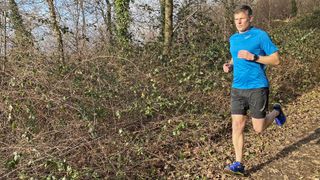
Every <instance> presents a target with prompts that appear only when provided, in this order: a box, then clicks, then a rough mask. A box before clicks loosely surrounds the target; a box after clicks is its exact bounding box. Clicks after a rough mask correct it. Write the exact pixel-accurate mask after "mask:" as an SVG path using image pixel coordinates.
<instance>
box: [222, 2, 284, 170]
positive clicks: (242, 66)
mask: <svg viewBox="0 0 320 180" xmlns="http://www.w3.org/2000/svg"><path fill="white" fill-rule="evenodd" d="M252 21H253V16H252V9H251V8H250V6H247V5H242V6H239V7H237V8H236V9H235V11H234V22H235V25H236V28H237V30H238V32H237V33H235V34H233V35H232V36H231V37H230V53H231V56H232V59H231V61H230V62H229V63H225V64H224V65H223V70H224V72H226V73H229V72H232V71H233V82H232V88H231V116H232V142H233V146H234V150H235V156H236V157H235V158H236V159H235V162H234V163H232V164H230V165H228V166H226V167H225V169H224V171H225V172H227V173H231V174H238V175H244V165H243V163H242V157H243V147H244V127H245V123H246V119H247V116H246V115H247V111H248V110H249V111H250V114H251V117H252V125H253V128H254V130H255V131H256V132H257V133H261V132H262V131H264V130H265V129H266V128H267V127H268V126H270V124H271V123H272V122H273V121H274V120H275V122H276V124H277V125H279V126H282V125H283V124H284V123H285V121H286V117H285V115H284V113H283V112H282V109H281V106H280V104H275V105H274V106H273V110H272V111H271V112H270V113H269V114H267V113H266V111H267V108H268V98H269V82H268V79H267V76H266V73H265V65H279V64H280V57H279V52H278V51H279V49H278V48H277V47H276V46H275V45H274V44H273V42H272V41H271V39H270V37H269V35H268V34H267V33H266V32H265V31H263V30H261V29H258V28H256V27H253V26H251V23H252Z"/></svg>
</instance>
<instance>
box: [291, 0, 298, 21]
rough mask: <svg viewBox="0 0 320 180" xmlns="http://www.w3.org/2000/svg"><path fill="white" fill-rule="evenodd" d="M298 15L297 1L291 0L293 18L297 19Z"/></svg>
mask: <svg viewBox="0 0 320 180" xmlns="http://www.w3.org/2000/svg"><path fill="white" fill-rule="evenodd" d="M297 14H298V6H297V2H296V0H291V17H296V16H297Z"/></svg>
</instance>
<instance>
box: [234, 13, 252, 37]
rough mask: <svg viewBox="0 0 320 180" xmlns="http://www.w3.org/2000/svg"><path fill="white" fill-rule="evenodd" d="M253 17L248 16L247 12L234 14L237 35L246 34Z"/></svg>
mask: <svg viewBox="0 0 320 180" xmlns="http://www.w3.org/2000/svg"><path fill="white" fill-rule="evenodd" d="M252 19H253V17H252V16H249V15H248V12H239V13H236V14H234V22H235V24H236V27H237V30H238V31H239V33H243V32H246V31H247V30H248V29H249V27H250V25H251V21H252Z"/></svg>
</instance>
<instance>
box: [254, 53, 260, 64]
mask: <svg viewBox="0 0 320 180" xmlns="http://www.w3.org/2000/svg"><path fill="white" fill-rule="evenodd" d="M258 59H259V56H258V55H256V54H255V55H254V57H253V61H254V62H256V61H258Z"/></svg>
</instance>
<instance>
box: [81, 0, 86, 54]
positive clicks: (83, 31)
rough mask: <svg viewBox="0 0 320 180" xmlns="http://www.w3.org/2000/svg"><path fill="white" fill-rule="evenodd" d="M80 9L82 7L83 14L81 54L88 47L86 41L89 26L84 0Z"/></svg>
mask: <svg viewBox="0 0 320 180" xmlns="http://www.w3.org/2000/svg"><path fill="white" fill-rule="evenodd" d="M80 9H81V16H82V30H81V33H82V34H81V54H82V52H83V50H84V49H85V48H86V41H87V26H86V15H85V9H84V0H80Z"/></svg>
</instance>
